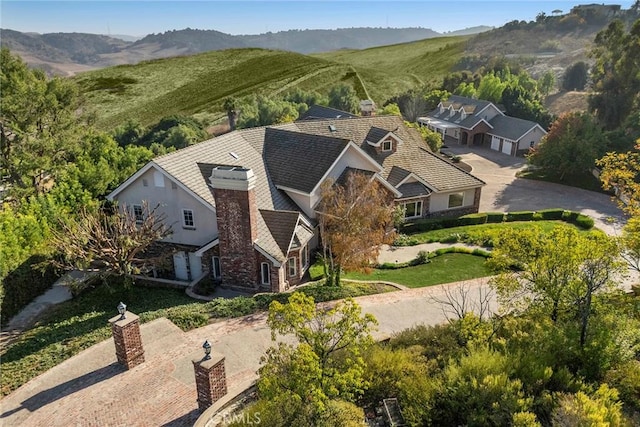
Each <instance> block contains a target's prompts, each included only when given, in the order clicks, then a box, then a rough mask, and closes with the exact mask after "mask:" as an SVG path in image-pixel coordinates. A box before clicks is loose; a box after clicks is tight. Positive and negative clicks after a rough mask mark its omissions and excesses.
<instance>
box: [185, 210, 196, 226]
mask: <svg viewBox="0 0 640 427" xmlns="http://www.w3.org/2000/svg"><path fill="white" fill-rule="evenodd" d="M182 225H183V227H185V228H195V226H196V223H195V221H194V220H193V211H192V210H191V209H182Z"/></svg>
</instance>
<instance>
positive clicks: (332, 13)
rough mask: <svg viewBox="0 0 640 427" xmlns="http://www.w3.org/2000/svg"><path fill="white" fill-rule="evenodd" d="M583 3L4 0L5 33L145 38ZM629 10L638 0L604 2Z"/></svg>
mask: <svg viewBox="0 0 640 427" xmlns="http://www.w3.org/2000/svg"><path fill="white" fill-rule="evenodd" d="M591 2H592V1H590V0H586V1H583V2H580V1H578V0H576V1H563V0H559V1H532V0H491V1H489V0H486V1H485V0H467V1H457V0H448V1H440V0H413V1H390V0H369V1H350V0H340V1H321V0H313V1H311V0H306V1H268V0H238V1H211V0H202V1H176V0H164V1H157V0H155V1H153V0H152V1H111V0H102V1H93V0H82V1H55V0H47V1H30V0H18V1H7V0H0V27H2V28H5V29H12V30H17V31H22V32H36V33H54V32H80V33H95V34H109V35H131V36H144V35H147V34H150V33H161V32H165V31H169V30H181V29H184V28H187V27H188V28H192V29H202V30H217V31H221V32H224V33H228V34H260V33H265V32H268V31H271V32H277V31H285V30H291V29H300V30H303V29H335V28H350V27H394V28H402V27H423V28H430V29H432V30H435V31H438V32H440V33H443V32H447V31H455V30H458V29H462V28H466V27H473V26H477V25H489V26H495V27H499V26H502V25H504V24H505V23H507V22H509V21H513V20H515V19H517V20H525V21H531V20H533V19H535V17H536V15H537V14H538V13H540V12H545V13H546V14H547V15H550V14H551V12H552V11H553V10H556V9H557V10H561V11H563V13H567V12H568V11H569V10H570V9H571V7H573V6H575V5H576V4H584V3H591ZM597 3H607V4H620V5H621V6H622V8H623V9H628V8H629V7H630V6H631V4H632V3H633V1H632V0H625V1H609V0H597Z"/></svg>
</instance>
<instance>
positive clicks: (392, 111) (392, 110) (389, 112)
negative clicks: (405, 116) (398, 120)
mask: <svg viewBox="0 0 640 427" xmlns="http://www.w3.org/2000/svg"><path fill="white" fill-rule="evenodd" d="M380 115H381V116H400V117H402V113H401V112H400V107H398V104H393V103H391V104H387V105H385V106H384V108H383V109H382V111H380Z"/></svg>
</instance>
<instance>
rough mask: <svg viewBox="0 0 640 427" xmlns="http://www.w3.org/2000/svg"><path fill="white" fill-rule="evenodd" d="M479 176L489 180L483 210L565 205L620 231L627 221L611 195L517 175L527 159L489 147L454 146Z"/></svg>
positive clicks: (601, 225)
mask: <svg viewBox="0 0 640 427" xmlns="http://www.w3.org/2000/svg"><path fill="white" fill-rule="evenodd" d="M445 150H446V151H448V152H451V153H454V154H457V155H459V156H460V157H461V158H462V160H463V161H464V162H465V163H467V164H468V165H470V166H471V167H472V168H473V170H472V172H471V173H473V174H474V175H475V176H477V177H478V178H480V179H481V180H483V181H484V182H486V183H487V185H486V186H485V187H484V188H483V189H482V198H481V199H480V212H490V211H505V212H508V211H511V212H513V211H524V210H534V211H535V210H541V209H549V208H563V209H569V210H573V211H577V212H582V213H584V214H587V215H589V216H591V217H592V218H593V219H594V221H595V223H596V227H598V228H600V229H602V230H604V231H605V232H607V233H608V234H617V232H618V230H619V229H620V227H621V225H623V224H624V221H625V219H624V216H623V213H622V211H621V210H620V209H619V208H618V207H617V205H616V203H615V202H614V201H613V200H612V199H611V197H610V196H608V195H606V194H602V193H596V192H594V191H588V190H583V189H580V188H575V187H569V186H566V185H561V184H554V183H551V182H544V181H536V180H531V179H522V178H517V177H516V173H517V172H518V171H520V170H522V169H524V168H525V167H526V159H524V158H522V157H511V156H507V155H505V154H501V153H498V152H496V151H493V150H490V149H488V148H478V147H466V146H455V145H453V146H450V147H448V148H447V149H445Z"/></svg>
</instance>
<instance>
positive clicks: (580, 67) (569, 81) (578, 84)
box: [562, 61, 589, 91]
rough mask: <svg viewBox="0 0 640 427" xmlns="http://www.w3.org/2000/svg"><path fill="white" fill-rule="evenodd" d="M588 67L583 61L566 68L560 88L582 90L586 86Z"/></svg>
mask: <svg viewBox="0 0 640 427" xmlns="http://www.w3.org/2000/svg"><path fill="white" fill-rule="evenodd" d="M588 75H589V67H588V66H587V63H586V62H584V61H580V62H576V63H575V64H573V65H570V66H569V67H567V69H566V70H565V71H564V75H563V76H562V88H563V89H564V90H569V91H571V90H584V88H585V86H586V85H587V78H588Z"/></svg>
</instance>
